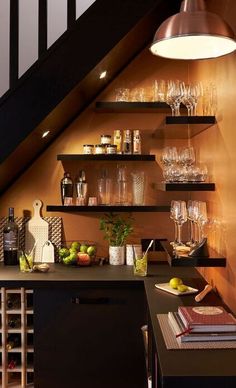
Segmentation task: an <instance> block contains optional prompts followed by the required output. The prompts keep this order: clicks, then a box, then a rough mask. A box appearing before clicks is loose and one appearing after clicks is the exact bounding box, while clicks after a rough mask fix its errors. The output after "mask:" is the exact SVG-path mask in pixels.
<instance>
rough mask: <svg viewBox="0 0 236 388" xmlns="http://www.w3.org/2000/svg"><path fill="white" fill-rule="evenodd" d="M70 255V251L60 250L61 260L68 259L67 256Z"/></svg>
mask: <svg viewBox="0 0 236 388" xmlns="http://www.w3.org/2000/svg"><path fill="white" fill-rule="evenodd" d="M69 254H70V251H69V249H68V248H61V249H59V256H60V258H62V259H63V258H64V257H67V256H69Z"/></svg>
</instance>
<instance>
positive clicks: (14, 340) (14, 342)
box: [6, 335, 20, 350]
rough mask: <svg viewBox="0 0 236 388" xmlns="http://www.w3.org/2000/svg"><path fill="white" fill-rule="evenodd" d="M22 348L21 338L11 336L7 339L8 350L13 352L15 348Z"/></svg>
mask: <svg viewBox="0 0 236 388" xmlns="http://www.w3.org/2000/svg"><path fill="white" fill-rule="evenodd" d="M19 346H20V337H19V336H18V335H10V336H9V337H8V338H7V345H6V348H7V350H11V349H13V348H17V347H19Z"/></svg>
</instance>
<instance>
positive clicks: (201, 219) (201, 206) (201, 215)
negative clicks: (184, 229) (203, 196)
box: [197, 201, 208, 242]
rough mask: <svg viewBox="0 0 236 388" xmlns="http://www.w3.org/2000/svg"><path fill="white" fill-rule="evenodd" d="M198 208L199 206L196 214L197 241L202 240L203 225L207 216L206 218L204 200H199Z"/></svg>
mask: <svg viewBox="0 0 236 388" xmlns="http://www.w3.org/2000/svg"><path fill="white" fill-rule="evenodd" d="M198 208H199V215H198V220H197V224H198V228H199V242H201V241H202V240H203V238H204V237H205V236H204V226H205V225H206V223H207V221H208V218H207V206H206V202H202V201H199V202H198Z"/></svg>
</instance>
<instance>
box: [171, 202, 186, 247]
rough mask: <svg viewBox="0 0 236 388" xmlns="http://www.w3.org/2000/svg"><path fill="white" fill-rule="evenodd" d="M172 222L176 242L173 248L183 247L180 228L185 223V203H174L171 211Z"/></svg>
mask: <svg viewBox="0 0 236 388" xmlns="http://www.w3.org/2000/svg"><path fill="white" fill-rule="evenodd" d="M172 215H173V220H174V221H175V222H176V225H177V241H176V244H175V245H174V246H183V245H185V244H184V243H183V242H182V226H183V224H184V223H185V222H187V208H186V202H185V201H174V203H173V209H172Z"/></svg>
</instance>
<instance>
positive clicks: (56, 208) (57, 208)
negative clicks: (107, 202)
mask: <svg viewBox="0 0 236 388" xmlns="http://www.w3.org/2000/svg"><path fill="white" fill-rule="evenodd" d="M47 211H48V212H64V213H74V212H78V213H80V212H81V213H104V212H117V213H122V212H123V213H130V212H137V213H142V212H145V213H146V212H169V211H170V206H152V205H151V206H148V205H147V206H145V205H144V206H102V205H100V206H63V205H47Z"/></svg>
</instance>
